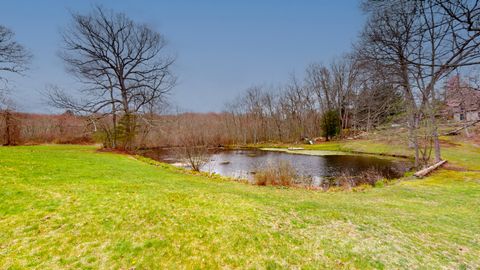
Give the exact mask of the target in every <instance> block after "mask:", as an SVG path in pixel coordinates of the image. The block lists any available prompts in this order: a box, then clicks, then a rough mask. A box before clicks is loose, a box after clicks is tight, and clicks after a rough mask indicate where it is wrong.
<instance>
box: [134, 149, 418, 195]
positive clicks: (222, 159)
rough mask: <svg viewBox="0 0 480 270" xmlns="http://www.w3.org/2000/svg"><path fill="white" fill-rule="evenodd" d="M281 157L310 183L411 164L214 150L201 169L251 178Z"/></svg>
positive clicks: (390, 171) (168, 158) (160, 154)
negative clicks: (343, 175)
mask: <svg viewBox="0 0 480 270" xmlns="http://www.w3.org/2000/svg"><path fill="white" fill-rule="evenodd" d="M143 155H145V156H148V157H150V158H154V159H156V160H161V161H164V162H169V163H174V162H177V161H178V160H176V159H175V157H174V156H173V155H172V154H171V153H169V152H168V151H165V150H164V151H150V152H145V153H143ZM278 160H286V161H288V162H290V164H291V165H292V166H293V167H294V168H295V169H296V170H297V173H298V174H299V175H301V176H302V178H303V179H304V180H306V179H308V181H309V182H310V183H308V185H309V186H319V185H320V184H321V182H322V181H323V180H324V179H326V178H332V177H334V176H337V175H339V174H341V173H348V174H350V175H358V174H360V173H362V172H364V171H367V170H369V169H372V168H373V169H375V170H376V171H378V172H380V173H381V174H382V175H383V176H384V177H386V178H395V177H398V176H399V175H400V174H403V172H404V171H405V170H406V167H407V166H408V162H407V161H405V160H393V159H386V158H378V157H374V156H364V155H348V154H345V155H326V156H311V155H298V154H289V153H283V152H271V151H261V150H229V151H217V152H215V153H212V154H211V156H210V161H209V162H208V163H207V164H206V165H205V166H203V168H202V171H206V172H211V173H218V174H220V175H223V176H228V177H232V178H237V179H247V180H251V179H252V177H253V174H254V173H255V172H256V171H257V170H259V169H261V168H262V167H265V166H267V165H268V164H270V163H275V162H277V161H278Z"/></svg>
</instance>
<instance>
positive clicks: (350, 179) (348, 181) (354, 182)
mask: <svg viewBox="0 0 480 270" xmlns="http://www.w3.org/2000/svg"><path fill="white" fill-rule="evenodd" d="M335 179H336V181H335V184H336V185H337V186H339V187H342V188H343V189H348V190H349V189H351V188H353V187H357V186H361V185H369V186H377V185H376V184H377V183H379V185H378V186H383V184H384V182H383V180H384V179H385V178H384V176H383V175H382V173H381V172H380V171H378V170H377V169H375V168H370V169H368V170H366V171H363V172H361V173H360V174H358V175H352V174H350V173H348V172H343V173H341V174H340V175H339V176H337V177H336V178H335Z"/></svg>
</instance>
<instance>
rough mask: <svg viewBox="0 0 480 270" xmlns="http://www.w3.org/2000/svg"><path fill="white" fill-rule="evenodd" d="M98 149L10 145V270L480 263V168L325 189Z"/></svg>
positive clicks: (5, 259)
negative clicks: (226, 175) (246, 180)
mask: <svg viewBox="0 0 480 270" xmlns="http://www.w3.org/2000/svg"><path fill="white" fill-rule="evenodd" d="M95 150H96V149H95V148H94V147H91V146H55V145H52V146H31V147H0V187H1V188H0V269H23V268H33V269H90V268H91V269H98V268H102V269H119V268H120V269H131V268H135V269H162V268H170V269H178V268H186V269H192V268H209V269H211V268H213V269H215V268H269V269H271V268H304V269H317V268H346V269H352V268H353V269H355V268H360V269H369V268H388V269H398V268H404V269H412V268H420V269H438V268H452V269H476V268H479V267H480V256H479V255H480V173H478V172H453V171H446V170H441V171H438V172H436V173H434V174H433V175H432V176H430V177H428V178H425V179H423V180H405V181H398V182H396V183H394V184H392V185H387V186H383V187H377V188H370V189H366V190H364V191H361V192H360V191H359V192H320V191H313V190H303V189H297V188H289V189H285V188H274V187H257V186H251V185H247V184H242V183H236V182H230V181H223V180H219V179H212V178H207V177H204V176H194V175H188V174H183V173H181V172H179V171H178V170H177V169H173V168H171V167H168V166H166V165H163V166H153V165H151V164H148V163H146V162H143V161H140V160H137V159H134V158H132V157H130V156H126V155H119V154H111V153H99V152H96V151H95ZM329 150H335V149H329ZM452 151H453V150H452ZM455 155H458V156H461V155H460V154H458V153H456V154H455ZM471 157H472V158H476V160H477V161H480V157H478V156H475V155H472V156H471ZM468 163H472V164H473V163H474V161H473V160H468ZM477 164H478V163H477Z"/></svg>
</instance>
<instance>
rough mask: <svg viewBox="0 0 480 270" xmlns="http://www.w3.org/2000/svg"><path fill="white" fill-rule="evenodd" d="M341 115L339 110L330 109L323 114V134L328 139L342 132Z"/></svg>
mask: <svg viewBox="0 0 480 270" xmlns="http://www.w3.org/2000/svg"><path fill="white" fill-rule="evenodd" d="M340 124H341V121H340V116H339V114H338V112H337V111H335V110H330V111H327V112H325V113H324V114H323V115H322V119H321V127H322V136H323V137H325V139H326V140H327V141H328V140H329V139H331V138H333V137H335V136H337V135H338V134H339V133H340Z"/></svg>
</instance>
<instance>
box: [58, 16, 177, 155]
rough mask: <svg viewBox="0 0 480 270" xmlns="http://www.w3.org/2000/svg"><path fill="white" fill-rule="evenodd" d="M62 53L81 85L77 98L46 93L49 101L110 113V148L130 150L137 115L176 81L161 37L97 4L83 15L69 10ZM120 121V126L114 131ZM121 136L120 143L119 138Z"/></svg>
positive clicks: (63, 94)
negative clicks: (70, 15) (68, 20)
mask: <svg viewBox="0 0 480 270" xmlns="http://www.w3.org/2000/svg"><path fill="white" fill-rule="evenodd" d="M63 41H64V48H63V50H62V52H61V57H62V59H63V60H64V62H65V64H66V66H67V70H68V71H69V72H70V73H71V74H73V75H74V76H76V77H77V78H78V79H79V80H80V81H81V82H82V83H83V84H84V85H85V88H83V89H81V90H80V93H79V95H80V96H81V98H80V99H75V98H73V97H72V95H69V94H67V93H65V92H64V91H56V90H54V91H49V98H50V101H51V104H52V105H53V106H55V107H60V108H66V109H71V110H74V111H76V112H81V113H89V114H92V113H94V114H105V115H111V121H112V126H113V128H112V129H113V136H112V140H113V141H112V146H113V147H122V148H127V149H129V148H132V147H133V145H132V143H133V138H134V136H135V133H136V131H137V130H136V127H137V123H138V114H140V113H142V112H144V111H145V110H148V108H151V107H152V105H154V104H156V103H159V102H162V101H164V99H165V97H166V94H167V93H168V92H169V91H170V90H171V89H172V87H173V86H174V85H175V77H174V76H173V75H172V72H171V66H172V64H173V63H174V60H175V59H174V58H173V57H170V56H168V55H166V54H165V53H164V51H165V46H166V41H165V39H164V37H163V36H162V35H161V34H159V33H157V32H155V31H154V30H152V29H151V28H150V27H148V26H147V25H144V24H138V23H136V22H134V21H132V20H131V19H130V18H128V17H127V16H126V15H125V14H123V13H114V12H113V11H110V10H105V9H103V8H101V7H96V8H95V9H94V10H93V12H92V13H90V14H88V15H81V14H72V24H71V26H70V27H69V28H67V29H65V31H64V32H63ZM119 125H122V129H121V131H122V132H121V133H122V134H118V133H119V131H118V130H119ZM119 137H122V138H123V142H122V145H118V142H117V140H118V138H119Z"/></svg>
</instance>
